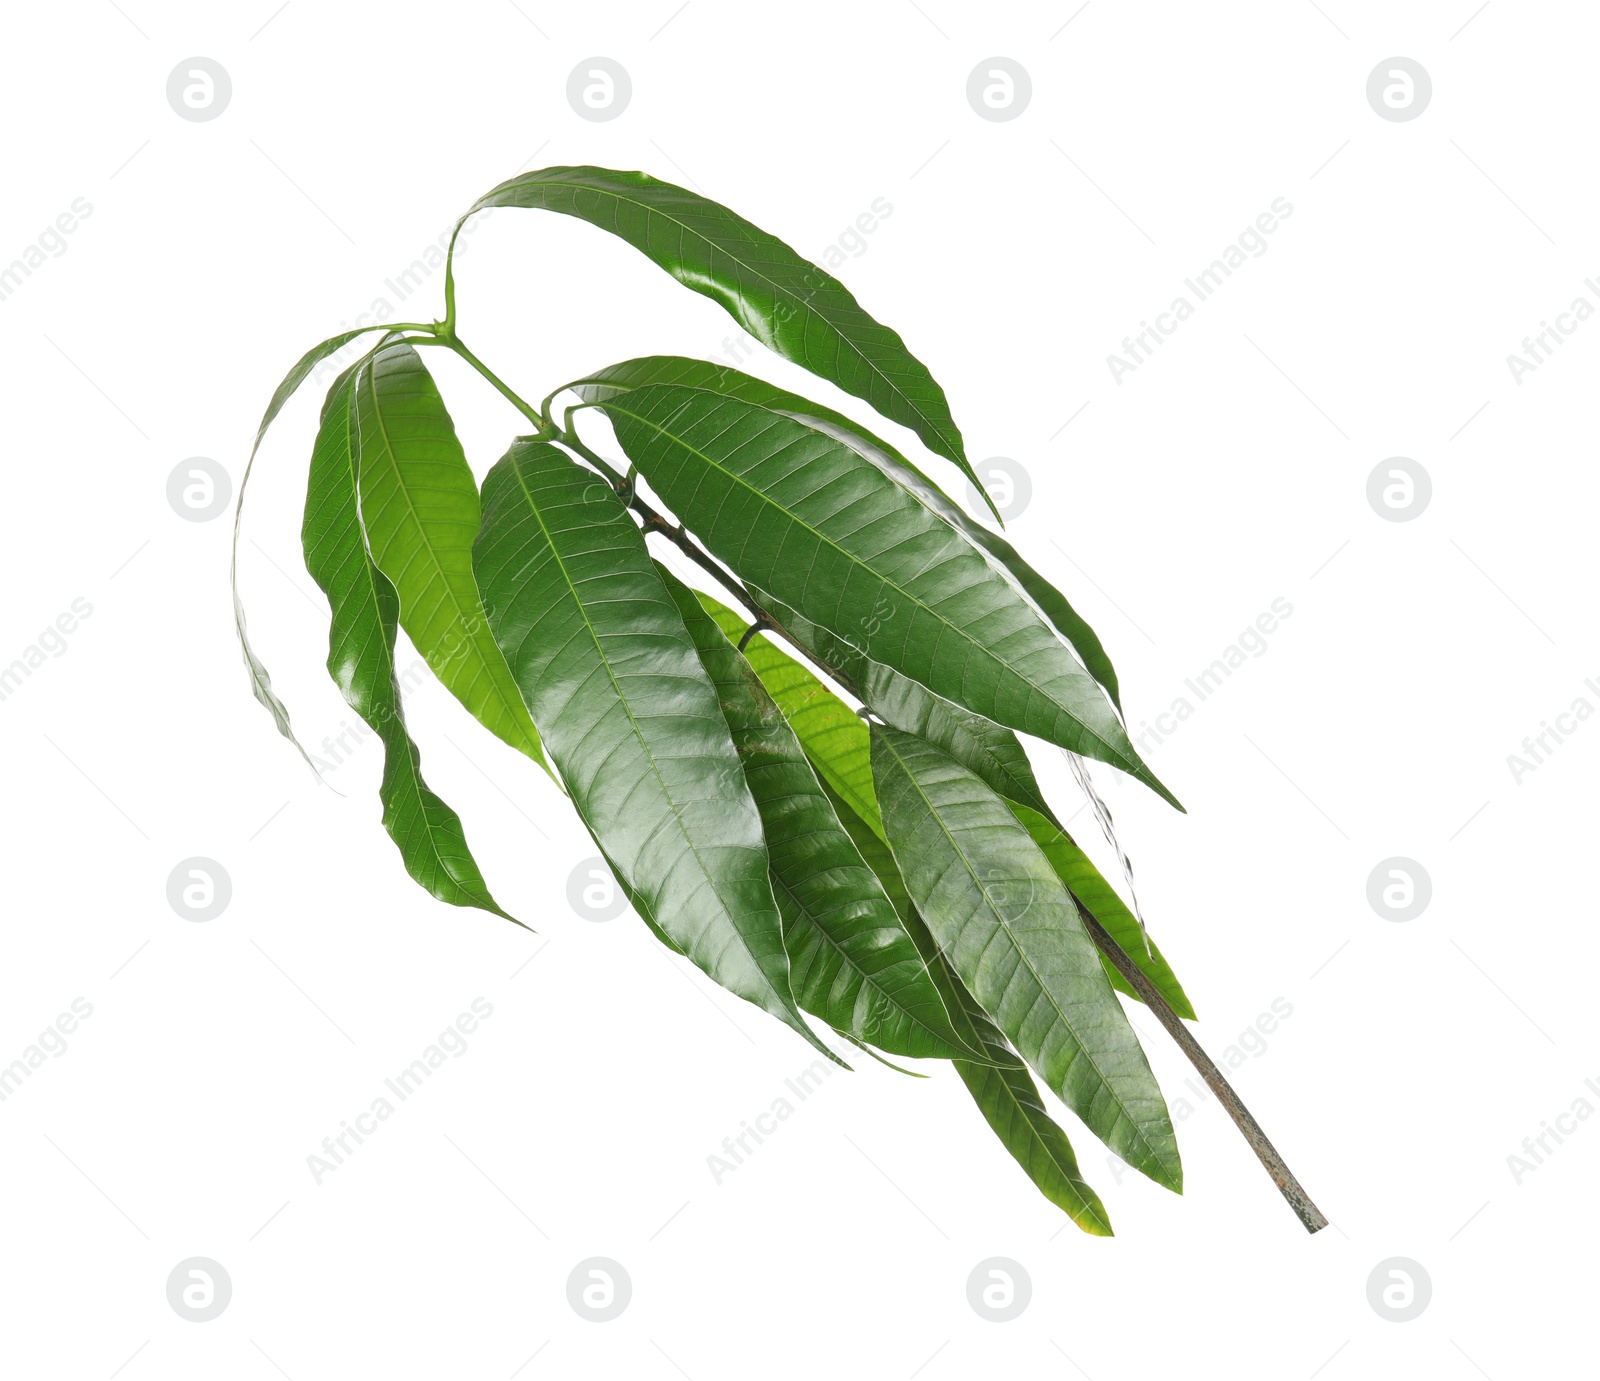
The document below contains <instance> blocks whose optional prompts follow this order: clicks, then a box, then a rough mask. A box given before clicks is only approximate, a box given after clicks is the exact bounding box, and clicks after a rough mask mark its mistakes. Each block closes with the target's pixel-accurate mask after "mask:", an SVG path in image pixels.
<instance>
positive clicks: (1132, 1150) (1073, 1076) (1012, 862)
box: [872, 725, 1183, 1190]
mask: <svg viewBox="0 0 1600 1381" xmlns="http://www.w3.org/2000/svg"><path fill="white" fill-rule="evenodd" d="M872 769H873V778H874V780H875V781H876V783H877V788H878V805H879V808H880V809H881V811H882V812H883V823H884V828H885V830H886V831H887V834H888V840H889V846H890V848H891V849H892V850H893V852H894V857H895V861H896V863H897V864H898V865H899V868H900V872H901V874H902V875H903V876H904V878H905V883H906V890H907V891H908V892H909V893H910V895H911V899H912V901H913V902H914V903H915V905H916V908H917V911H918V914H920V915H921V916H922V917H923V919H924V920H925V921H926V922H927V924H928V929H929V930H930V931H931V932H932V934H933V936H934V939H935V940H937V941H938V945H939V949H940V951H941V952H942V953H943V954H944V955H945V956H946V958H948V959H949V961H950V965H951V967H952V968H953V969H954V970H955V972H956V974H957V975H958V976H959V977H960V978H961V980H962V982H963V983H965V984H966V985H967V987H968V989H969V990H970V991H971V992H972V994H973V996H974V997H976V998H977V1000H978V1002H979V1004H980V1005H981V1006H982V1007H983V1009H984V1010H985V1011H986V1012H988V1013H989V1015H990V1016H991V1017H993V1018H994V1021H995V1024H996V1025H998V1026H999V1028H1000V1029H1001V1030H1002V1031H1003V1032H1004V1033H1005V1035H1006V1037H1007V1038H1008V1039H1009V1040H1010V1041H1011V1042H1012V1044H1013V1045H1015V1046H1016V1048H1017V1051H1018V1053H1019V1054H1021V1055H1022V1057H1023V1058H1024V1059H1025V1060H1027V1062H1028V1063H1029V1064H1030V1065H1032V1066H1033V1068H1034V1069H1035V1070H1037V1071H1038V1073H1039V1075H1040V1077H1041V1078H1043V1079H1044V1081H1045V1083H1046V1084H1047V1085H1049V1087H1050V1088H1051V1090H1052V1091H1053V1092H1055V1093H1056V1094H1057V1095H1058V1096H1059V1097H1060V1098H1061V1100H1062V1101H1063V1102H1064V1103H1066V1105H1067V1106H1068V1107H1069V1108H1071V1109H1072V1110H1073V1111H1074V1112H1075V1113H1077V1114H1078V1116H1079V1117H1081V1118H1082V1119H1083V1120H1084V1122H1085V1123H1086V1124H1087V1125H1088V1127H1089V1129H1090V1130H1091V1131H1093V1132H1094V1133H1095V1134H1096V1135H1097V1136H1099V1137H1100V1139H1101V1140H1102V1141H1104V1142H1105V1143H1106V1145H1107V1146H1109V1147H1110V1148H1111V1149H1112V1150H1113V1151H1115V1152H1116V1153H1117V1154H1118V1155H1119V1156H1121V1157H1122V1159H1123V1160H1125V1161H1127V1162H1128V1164H1129V1165H1132V1166H1134V1167H1135V1168H1136V1169H1138V1170H1141V1171H1143V1172H1144V1173H1145V1174H1147V1175H1149V1176H1150V1177H1151V1178H1152V1179H1153V1180H1155V1181H1156V1182H1157V1183H1158V1184H1163V1185H1166V1186H1167V1187H1168V1188H1169V1189H1173V1190H1181V1188H1182V1183H1183V1172H1182V1168H1181V1166H1180V1163H1179V1159H1178V1147H1177V1141H1176V1138H1175V1137H1174V1135H1173V1131H1172V1121H1171V1118H1170V1117H1169V1115H1168V1113H1167V1106H1166V1102H1165V1100H1164V1099H1163V1098H1162V1096H1161V1090H1160V1088H1159V1087H1158V1085H1157V1084H1156V1081H1155V1076H1154V1075H1153V1074H1152V1073H1151V1072H1150V1066H1149V1064H1148V1062H1147V1061H1146V1060H1145V1056H1144V1051H1143V1050H1142V1049H1141V1048H1140V1045H1139V1042H1138V1039H1137V1037H1135V1035H1134V1033H1133V1028H1132V1027H1131V1026H1130V1025H1129V1024H1128V1019H1127V1015H1126V1014H1125V1013H1124V1012H1123V1010H1122V1007H1121V1005H1120V1003H1119V1002H1118V1000H1117V997H1116V994H1115V993H1114V992H1113V991H1112V988H1111V984H1110V983H1109V982H1108V981H1107V979H1106V975H1105V970H1104V969H1103V968H1102V967H1101V964H1100V953H1099V950H1098V949H1097V948H1096V946H1095V943H1094V941H1093V940H1092V939H1090V937H1089V935H1088V933H1087V932H1086V931H1085V930H1084V927H1083V922H1082V920H1081V918H1080V917H1079V915H1078V912H1077V908H1076V907H1075V906H1074V905H1073V903H1072V899H1071V898H1070V897H1069V896H1068V895H1067V892H1066V889H1065V888H1064V887H1063V886H1062V884H1061V880H1060V879H1059V878H1058V877H1057V876H1056V874H1055V872H1054V870H1053V869H1052V868H1051V866H1050V862H1049V860H1048V859H1047V858H1045V856H1044V854H1043V853H1042V852H1041V851H1040V849H1039V847H1038V845H1037V844H1035V843H1034V842H1033V840H1032V838H1031V837H1030V836H1029V834H1028V832H1027V830H1026V829H1024V828H1023V826H1022V824H1021V822H1020V821H1018V819H1017V818H1016V816H1015V815H1014V814H1012V812H1011V809H1010V807H1009V806H1007V804H1006V803H1005V802H1004V801H1003V800H1002V799H1001V798H1000V797H999V796H997V795H996V794H995V793H994V792H993V791H992V790H991V789H990V788H989V787H988V786H986V785H985V784H984V783H983V782H982V781H980V780H979V779H978V778H977V777H976V776H974V775H973V774H972V773H971V772H969V771H967V769H966V768H964V767H962V766H961V764H960V763H958V762H956V761H955V759H953V758H952V757H950V756H949V755H948V754H947V753H944V752H941V751H940V750H939V749H937V748H935V747H934V746H933V745H932V744H929V743H926V742H924V741H923V740H921V739H919V738H916V737H915V736H913V735H911V734H907V733H904V732H902V731H900V730H898V729H892V728H888V727H886V726H876V725H875V726H873V728H872Z"/></svg>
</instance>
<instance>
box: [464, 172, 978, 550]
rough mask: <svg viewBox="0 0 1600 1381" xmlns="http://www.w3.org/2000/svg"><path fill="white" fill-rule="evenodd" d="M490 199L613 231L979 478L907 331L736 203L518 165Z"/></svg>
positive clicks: (610, 177) (645, 179)
mask: <svg viewBox="0 0 1600 1381" xmlns="http://www.w3.org/2000/svg"><path fill="white" fill-rule="evenodd" d="M490 206H521V207H529V208H534V209H538V210H543V211H556V212H559V213H560V214H562V215H565V216H576V217H577V218H578V219H580V220H585V221H588V222H589V223H590V224H591V225H595V226H598V227H600V229H602V230H608V231H610V232H611V233H612V234H613V235H615V236H617V237H618V238H619V239H622V240H625V241H627V243H629V244H630V245H632V246H633V247H634V248H635V249H637V250H639V251H640V252H641V253H643V254H644V255H646V256H647V257H648V258H649V259H651V260H652V261H653V262H654V263H655V264H657V265H659V266H660V267H661V268H663V269H665V270H666V271H667V272H668V273H669V274H671V275H672V276H673V277H674V278H676V279H677V280H678V282H680V283H682V284H683V285H684V287H686V288H689V289H691V290H692V291H694V292H697V293H699V294H701V295H702V296H704V297H709V298H710V299H711V300H712V301H713V302H715V303H717V305H718V306H720V307H722V308H723V309H724V310H725V311H727V312H728V314H729V315H730V316H732V317H733V319H734V320H735V321H737V322H738V323H739V325H741V326H742V327H744V329H745V330H746V331H748V332H749V333H750V334H751V335H752V336H754V337H755V338H756V339H757V340H758V341H760V342H761V343H762V344H763V345H765V346H766V347H767V348H768V349H769V350H771V351H773V352H774V353H776V354H779V355H782V356H783V357H784V358H785V359H786V360H792V361H793V362H794V363H795V364H798V365H801V366H803V367H804V368H806V369H809V370H810V371H811V372H812V373H813V374H816V375H818V376H820V377H821V378H824V379H826V380H828V382H829V383H833V384H837V385H838V386H839V387H840V388H842V389H843V390H844V391H845V392H846V393H850V394H854V395H855V396H856V397H857V398H862V399H865V400H866V401H867V402H868V403H870V404H871V405H872V406H873V407H874V408H876V409H877V410H878V411H879V412H880V413H882V414H883V415H884V416H885V417H887V418H889V419H890V420H891V421H894V422H899V423H900V424H901V425H902V426H906V427H909V428H911V430H912V431H914V432H916V434H917V435H918V436H919V437H921V438H922V441H923V444H924V445H926V446H927V447H928V449H929V450H931V451H934V452H936V453H938V454H939V455H942V456H944V457H945V458H946V459H948V460H952V461H954V462H955V463H956V464H957V465H958V466H960V468H961V470H962V471H963V473H965V474H966V475H967V477H968V478H969V479H971V480H972V482H973V484H975V485H978V480H977V477H976V476H975V475H973V473H972V467H971V466H970V465H969V464H968V462H967V456H966V451H965V449H964V448H963V446H962V442H961V433H960V431H959V430H958V429H957V428H956V424H955V422H954V421H953V420H952V419H951V416H950V404H949V403H948V402H947V401H946V400H945V396H944V390H943V389H942V388H940V387H939V385H938V384H937V383H936V382H935V381H934V378H933V376H932V375H931V374H930V373H928V370H927V367H926V366H925V365H924V364H923V363H922V362H921V361H920V360H918V359H917V358H916V356H914V355H913V354H912V353H911V352H910V351H909V350H907V349H906V345H905V342H904V341H903V340H901V339H900V337H899V336H898V335H897V334H896V333H895V332H894V331H892V330H890V329H889V328H888V327H887V326H884V325H883V324H882V323H881V322H878V321H875V320H874V319H873V318H872V317H871V316H869V315H868V314H867V313H866V312H865V311H864V310H863V309H862V307H861V304H860V303H858V302H857V301H856V300H855V298H854V297H853V296H851V293H850V290H849V289H848V288H846V287H845V286H844V284H843V283H841V282H840V281H839V280H838V279H837V278H835V277H834V276H833V275H832V274H831V273H828V272H827V271H826V270H824V269H820V268H818V267H817V266H816V265H815V264H813V263H810V262H809V261H807V260H805V259H802V258H801V257H800V256H799V255H798V254H796V253H795V252H794V250H792V249H790V248H789V246H788V245H786V244H784V242H783V241H782V240H780V239H778V238H776V237H775V236H773V235H769V234H768V233H767V232H766V231H765V230H762V229H761V228H760V227H759V226H755V225H752V224H751V223H750V222H749V221H747V220H745V218H744V217H743V216H738V215H735V214H734V213H733V212H732V211H730V210H728V208H727V207H726V206H721V205H719V204H718V203H717V202H714V201H709V200H707V199H706V198H705V197H702V196H699V195H698V194H696V193H694V192H690V191H687V190H685V189H684V188H682V187H676V186H674V185H673V184H672V183H670V182H661V181H659V180H657V179H656V178H653V177H651V176H650V175H649V174H648V173H637V172H617V171H615V170H613V169H610V168H591V167H582V168H541V169H539V170H538V171H536V172H530V173H522V174H519V175H518V176H516V177H514V178H512V179H511V180H510V181H508V182H503V183H501V184H500V186H498V187H496V188H495V189H494V190H493V191H491V192H489V193H488V194H487V195H486V196H483V197H480V198H479V199H478V201H477V202H476V203H475V204H474V205H473V207H472V209H471V210H470V211H468V212H467V215H469V216H470V215H471V214H472V213H473V212H474V211H480V210H483V209H484V208H485V207H490ZM978 488H979V489H980V490H981V489H982V488H983V486H982V485H978ZM991 507H992V505H991ZM999 516H1000V515H999V514H998V512H997V513H996V514H995V517H996V518H997V519H998V518H999Z"/></svg>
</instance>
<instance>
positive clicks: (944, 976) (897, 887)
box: [830, 796, 1111, 1237]
mask: <svg viewBox="0 0 1600 1381" xmlns="http://www.w3.org/2000/svg"><path fill="white" fill-rule="evenodd" d="M830 799H831V800H832V802H833V805H834V809H835V810H837V811H838V812H839V822H840V824H842V825H843V826H844V828H845V831H846V832H847V833H848V834H849V835H850V837H851V838H852V839H853V840H854V841H855V842H856V846H857V847H858V848H859V849H860V850H861V856H862V858H863V859H865V860H866V863H867V866H868V867H870V868H871V869H872V871H873V872H875V873H876V874H877V875H878V881H879V883H880V884H881V885H882V887H883V890H884V891H885V893H887V894H888V896H889V898H890V900H891V901H892V902H893V903H894V907H895V910H896V911H898V912H899V913H900V918H901V922H902V924H904V926H905V928H906V933H907V934H909V935H910V936H911V938H912V941H913V942H914V943H915V944H916V946H917V950H918V952H919V953H920V954H921V955H922V957H923V959H924V961H925V962H926V963H927V965H928V973H929V975H930V976H931V977H932V978H933V982H934V986H935V987H937V988H938V990H939V995H940V996H941V997H943V998H944V1004H945V1009H946V1010H947V1011H948V1012H949V1013H950V1018H951V1024H952V1025H953V1026H954V1027H955V1029H956V1033H957V1034H958V1035H960V1036H961V1037H962V1038H963V1039H964V1040H966V1042H967V1043H968V1044H969V1045H973V1046H975V1047H976V1048H978V1049H980V1050H983V1051H984V1052H985V1054H986V1056H987V1059H986V1060H984V1061H981V1062H980V1061H974V1060H956V1061H954V1064H955V1067H956V1073H957V1074H959V1075H960V1076H961V1082H962V1083H963V1084H965V1085H966V1088H967V1092H968V1093H970V1094H971V1095H972V1099H973V1101H974V1102H975V1103H976V1104H977V1105H978V1110H979V1111H980V1112H981V1113H982V1114H983V1117H984V1120H985V1121H986V1122H988V1124H989V1127H990V1129H991V1130H992V1131H993V1132H994V1134H995V1135H996V1136H997V1137H999V1138H1000V1144H1001V1145H1002V1146H1004V1147H1005V1148H1006V1150H1007V1151H1009V1152H1010V1153H1011V1155H1012V1157H1013V1158H1014V1159H1015V1160H1016V1162H1017V1164H1018V1165H1020V1166H1021V1167H1022V1169H1023V1170H1024V1172H1025V1173H1026V1174H1027V1176H1028V1178H1029V1179H1030V1180H1032V1181H1033V1183H1034V1184H1035V1186H1037V1188H1038V1189H1039V1192H1040V1193H1041V1194H1043V1195H1044V1196H1045V1198H1047V1199H1049V1200H1050V1202H1051V1203H1053V1204H1055V1205H1056V1206H1057V1207H1058V1208H1060V1209H1062V1210H1064V1211H1065V1212H1066V1213H1067V1214H1068V1216H1069V1217H1071V1219H1072V1221H1073V1222H1075V1223H1076V1224H1077V1225H1078V1226H1079V1227H1081V1228H1082V1229H1083V1230H1084V1231H1085V1232H1088V1233H1092V1234H1093V1235H1095V1236H1097V1237H1109V1236H1111V1222H1110V1219H1109V1218H1108V1217H1107V1215H1106V1211H1105V1206H1104V1205H1103V1204H1102V1203H1101V1202H1100V1198H1099V1196H1098V1195H1097V1194H1096V1193H1095V1192H1094V1190H1093V1189H1091V1188H1090V1187H1089V1186H1088V1184H1086V1183H1085V1182H1084V1179H1083V1176H1082V1175H1081V1174H1079V1172H1078V1159H1077V1157H1076V1156H1075V1155H1074V1154H1073V1151H1072V1143H1071V1142H1070V1141H1068V1140H1067V1134H1066V1133H1065V1132H1064V1131H1062V1129H1061V1128H1060V1127H1059V1126H1057V1125H1056V1123H1055V1121H1054V1119H1052V1118H1051V1116H1050V1113H1049V1111H1048V1110H1047V1109H1046V1108H1045V1106H1044V1102H1043V1100H1042V1099H1040V1097H1039V1090H1038V1089H1037V1088H1036V1087H1035V1086H1034V1082H1033V1076H1032V1075H1031V1074H1029V1073H1028V1067H1027V1066H1026V1065H1025V1064H1023V1063H1022V1061H1021V1060H1019V1059H1018V1058H1017V1055H1016V1052H1015V1051H1013V1050H1012V1049H1011V1047H1010V1046H1009V1045H1007V1044H1006V1040H1005V1037H1004V1036H1002V1035H1001V1034H1000V1031H999V1028H997V1027H996V1026H995V1024H994V1023H993V1022H992V1021H991V1020H990V1019H989V1015H988V1013H987V1012H985V1011H984V1010H983V1008H982V1007H980V1006H979V1005H978V1001H977V999H976V998H974V997H973V996H972V994H971V993H970V992H969V991H968V990H967V987H966V985H965V984H964V983H963V982H962V981H961V980H960V979H959V978H957V977H956V975H955V974H954V973H953V972H952V971H951V969H950V965H949V962H948V961H947V960H946V959H945V957H944V956H943V955H942V954H940V953H939V947H938V946H937V945H936V944H935V943H934V940H933V937H932V936H931V935H930V934H929V933H928V928H927V926H926V925H925V924H924V923H923V920H922V918H921V917H920V916H919V915H917V912H916V908H915V907H914V906H913V905H912V903H911V897H910V895H909V894H908V893H907V892H906V885H905V880H904V879H903V878H902V877H901V876H900V869H899V868H898V867H897V866H896V864H895V861H894V855H893V854H891V853H890V852H889V846H888V845H887V844H885V843H884V842H883V841H882V840H881V839H879V838H878V836H877V835H876V834H874V833H873V832H872V831H871V830H870V829H868V828H867V825H866V822H865V821H863V820H861V819H860V818H859V817H858V816H856V815H855V814H854V813H853V812H852V811H851V810H850V808H849V807H848V806H847V805H845V804H844V802H843V801H841V800H840V799H839V798H838V797H836V796H830Z"/></svg>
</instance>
